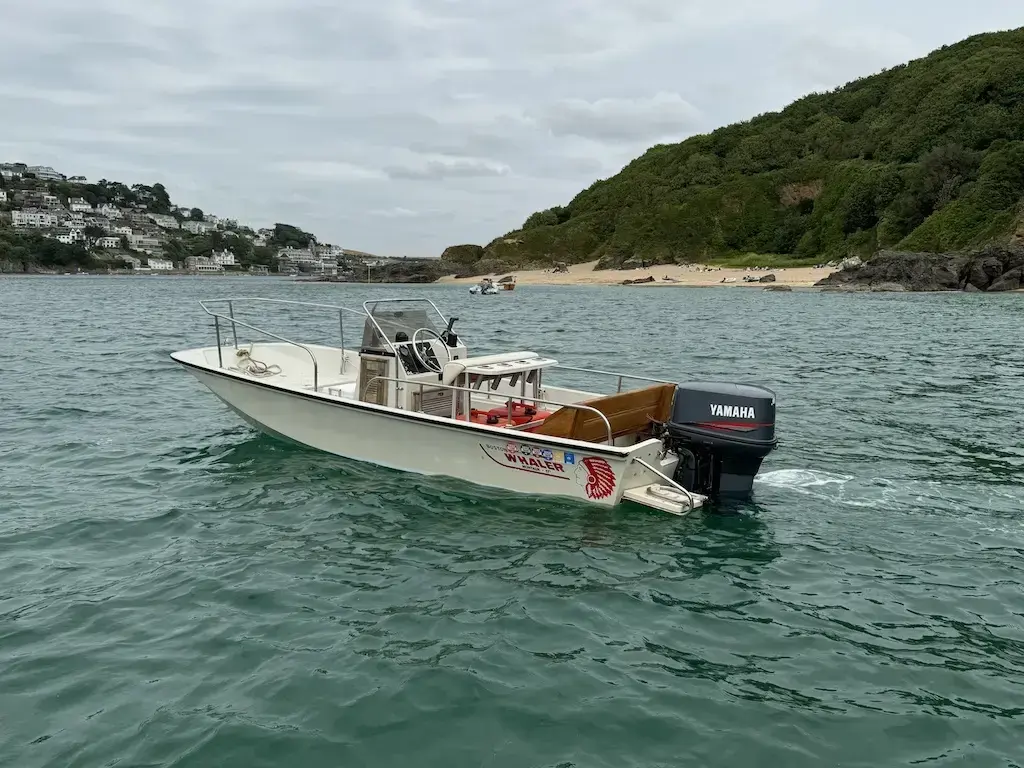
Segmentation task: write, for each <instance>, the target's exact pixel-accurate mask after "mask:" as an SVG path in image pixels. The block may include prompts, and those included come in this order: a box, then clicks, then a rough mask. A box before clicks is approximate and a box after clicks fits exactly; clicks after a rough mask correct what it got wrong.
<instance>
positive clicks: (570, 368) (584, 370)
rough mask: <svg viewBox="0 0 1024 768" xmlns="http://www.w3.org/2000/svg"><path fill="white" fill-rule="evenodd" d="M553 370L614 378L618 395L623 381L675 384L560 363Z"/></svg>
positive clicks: (647, 377)
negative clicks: (617, 383)
mask: <svg viewBox="0 0 1024 768" xmlns="http://www.w3.org/2000/svg"><path fill="white" fill-rule="evenodd" d="M552 370H554V371H576V372H578V373H596V374H598V375H601V376H612V377H613V378H617V379H618V380H619V386H618V388H617V389H616V390H615V391H616V393H618V392H621V391H622V380H623V379H632V380H634V381H649V382H651V383H653V384H675V382H674V381H666V380H665V379H652V378H651V377H650V376H634V375H632V374H629V373H616V372H615V371H599V370H597V369H596V368H577V367H576V366H574V365H562V364H561V363H559V364H558V365H556V366H555V367H554V368H553V369H552Z"/></svg>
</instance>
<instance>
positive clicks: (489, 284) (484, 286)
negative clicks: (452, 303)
mask: <svg viewBox="0 0 1024 768" xmlns="http://www.w3.org/2000/svg"><path fill="white" fill-rule="evenodd" d="M469 292H470V293H472V294H474V295H476V294H483V295H484V296H495V295H496V294H497V293H498V287H497V286H496V285H495V284H494V281H493V280H491V279H490V278H489V277H485V278H484V279H483V280H481V281H480V282H479V283H477V284H476V285H473V286H470V288H469Z"/></svg>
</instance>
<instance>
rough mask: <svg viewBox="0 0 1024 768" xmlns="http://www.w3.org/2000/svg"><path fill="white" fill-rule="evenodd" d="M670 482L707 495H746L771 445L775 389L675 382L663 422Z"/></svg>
mask: <svg viewBox="0 0 1024 768" xmlns="http://www.w3.org/2000/svg"><path fill="white" fill-rule="evenodd" d="M665 429H666V433H667V434H666V436H665V442H666V447H667V448H669V449H670V450H671V451H673V452H674V453H676V454H677V455H678V456H679V465H678V467H677V468H676V471H675V476H674V477H673V480H675V481H676V482H677V483H679V484H680V485H682V486H683V487H684V488H686V489H687V490H689V491H693V492H694V493H700V494H703V495H704V496H708V497H710V498H718V497H722V496H734V497H735V496H747V495H749V494H750V492H751V490H752V489H753V485H754V476H755V475H757V472H758V470H759V469H760V468H761V461H762V459H764V457H765V456H767V455H768V454H769V453H771V452H772V450H773V449H774V448H775V446H776V444H777V443H778V440H777V439H776V437H775V393H774V392H772V391H771V390H768V389H763V388H761V387H753V386H749V385H746V384H719V383H715V382H707V383H705V382H699V383H692V384H680V385H679V387H678V388H677V389H676V394H675V399H674V401H673V404H672V417H671V419H670V420H669V422H668V424H666V425H665Z"/></svg>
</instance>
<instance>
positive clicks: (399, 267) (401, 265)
mask: <svg viewBox="0 0 1024 768" xmlns="http://www.w3.org/2000/svg"><path fill="white" fill-rule="evenodd" d="M458 270H459V265H458V264H452V263H451V262H447V261H445V260H444V259H408V260H403V261H396V262H392V263H391V264H385V265H382V266H379V267H371V268H370V281H371V282H387V283H432V282H434V281H435V280H438V279H439V278H441V277H444V276H445V275H451V274H454V273H455V272H457V271H458ZM365 277H366V275H365V272H363V273H360V271H359V270H356V271H355V273H354V275H353V277H352V280H351V282H355V283H361V282H363V280H364V279H365Z"/></svg>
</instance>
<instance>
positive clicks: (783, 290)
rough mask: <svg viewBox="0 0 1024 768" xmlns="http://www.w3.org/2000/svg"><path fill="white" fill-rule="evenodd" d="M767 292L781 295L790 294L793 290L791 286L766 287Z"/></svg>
mask: <svg viewBox="0 0 1024 768" xmlns="http://www.w3.org/2000/svg"><path fill="white" fill-rule="evenodd" d="M764 289H765V290H766V291H775V292H779V293H789V292H791V291H792V290H793V286H791V285H766V286H765V288H764Z"/></svg>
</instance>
